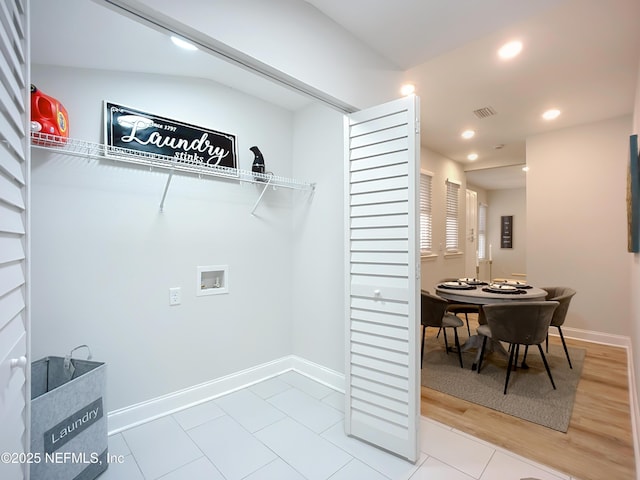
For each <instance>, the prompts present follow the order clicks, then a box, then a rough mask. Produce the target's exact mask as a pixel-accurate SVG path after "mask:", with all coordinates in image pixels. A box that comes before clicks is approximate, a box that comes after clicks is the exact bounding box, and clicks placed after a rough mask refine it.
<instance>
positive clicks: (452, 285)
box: [444, 282, 467, 287]
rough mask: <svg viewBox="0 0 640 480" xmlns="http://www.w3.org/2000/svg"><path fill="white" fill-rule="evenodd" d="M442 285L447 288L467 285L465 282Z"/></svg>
mask: <svg viewBox="0 0 640 480" xmlns="http://www.w3.org/2000/svg"><path fill="white" fill-rule="evenodd" d="M444 285H446V286H447V287H466V286H467V284H466V283H465V282H444Z"/></svg>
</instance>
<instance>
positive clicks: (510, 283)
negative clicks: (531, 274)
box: [504, 280, 527, 287]
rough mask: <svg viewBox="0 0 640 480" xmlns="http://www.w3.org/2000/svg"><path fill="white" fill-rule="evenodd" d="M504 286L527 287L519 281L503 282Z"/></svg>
mask: <svg viewBox="0 0 640 480" xmlns="http://www.w3.org/2000/svg"><path fill="white" fill-rule="evenodd" d="M504 284H505V285H512V286H514V287H523V286H527V282H521V281H520V280H510V281H508V282H504Z"/></svg>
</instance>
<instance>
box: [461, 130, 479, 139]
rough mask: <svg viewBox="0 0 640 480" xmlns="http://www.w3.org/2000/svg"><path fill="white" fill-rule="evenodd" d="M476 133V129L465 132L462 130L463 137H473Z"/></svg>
mask: <svg viewBox="0 0 640 480" xmlns="http://www.w3.org/2000/svg"><path fill="white" fill-rule="evenodd" d="M475 134H476V132H475V131H474V130H465V131H464V132H462V135H461V136H462V138H466V139H469V138H473V136H474V135H475Z"/></svg>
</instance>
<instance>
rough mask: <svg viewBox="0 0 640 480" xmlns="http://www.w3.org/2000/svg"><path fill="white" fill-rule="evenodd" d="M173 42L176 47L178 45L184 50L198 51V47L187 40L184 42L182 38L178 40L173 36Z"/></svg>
mask: <svg viewBox="0 0 640 480" xmlns="http://www.w3.org/2000/svg"><path fill="white" fill-rule="evenodd" d="M171 41H172V42H173V44H174V45H177V46H178V47H180V48H184V49H185V50H192V51H193V50H198V47H196V46H195V45H194V44H193V43H189V42H187V41H186V40H183V39H182V38H178V37H175V36H173V35H172V36H171Z"/></svg>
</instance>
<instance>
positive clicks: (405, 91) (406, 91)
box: [400, 83, 416, 97]
mask: <svg viewBox="0 0 640 480" xmlns="http://www.w3.org/2000/svg"><path fill="white" fill-rule="evenodd" d="M415 91H416V86H415V85H414V84H413V83H405V84H404V85H402V87H400V93H401V94H402V95H404V96H405V97H406V96H408V95H411V94H412V93H413V92H415Z"/></svg>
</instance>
